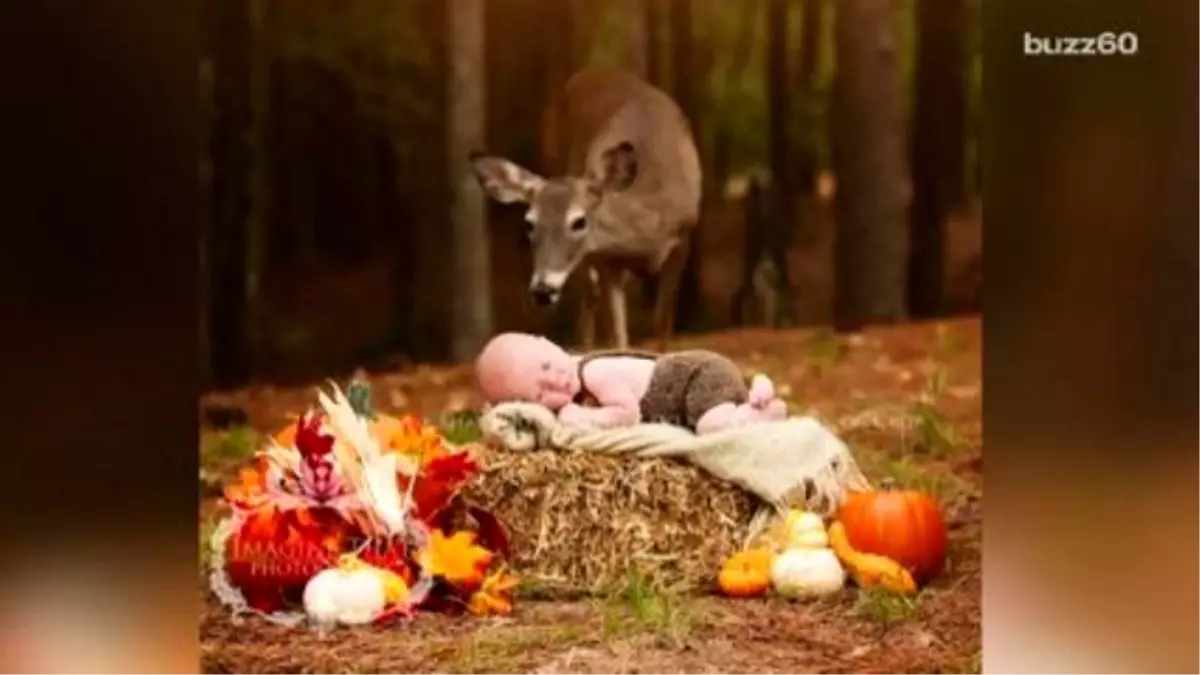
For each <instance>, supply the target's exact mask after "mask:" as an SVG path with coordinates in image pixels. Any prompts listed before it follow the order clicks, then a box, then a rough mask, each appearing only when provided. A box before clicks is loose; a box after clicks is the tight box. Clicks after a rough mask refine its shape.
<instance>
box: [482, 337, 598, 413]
mask: <svg viewBox="0 0 1200 675" xmlns="http://www.w3.org/2000/svg"><path fill="white" fill-rule="evenodd" d="M475 377H476V380H477V382H478V384H479V390H480V392H481V393H482V394H483V397H484V399H485V400H486V401H487V402H488V403H499V402H503V401H528V402H531V403H540V404H542V405H544V406H546V407H547V408H550V409H551V410H558V409H560V408H562V407H563V406H565V405H566V404H568V403H570V402H571V400H572V399H574V398H575V394H577V393H578V392H579V386H580V385H579V373H578V367H577V365H576V362H575V359H573V358H572V357H571V355H570V354H568V353H567V352H565V351H563V349H562V347H559V346H558V345H556V344H554V343H553V342H551V341H550V340H547V339H546V338H544V337H541V336H539V335H530V334H528V333H501V334H500V335H497V336H496V337H494V338H492V339H491V340H490V341H489V342H488V343H487V344H486V345H484V347H483V350H482V351H480V353H479V357H478V358H477V359H476V360H475Z"/></svg>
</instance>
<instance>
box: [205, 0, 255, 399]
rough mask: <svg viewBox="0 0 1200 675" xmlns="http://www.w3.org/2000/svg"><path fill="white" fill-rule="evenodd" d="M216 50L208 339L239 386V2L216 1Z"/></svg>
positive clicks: (220, 371)
mask: <svg viewBox="0 0 1200 675" xmlns="http://www.w3.org/2000/svg"><path fill="white" fill-rule="evenodd" d="M212 11H213V13H214V16H213V21H214V23H215V25H216V28H215V30H214V31H213V39H214V43H215V47H214V54H213V85H214V88H213V114H214V118H215V119H214V120H213V130H212V133H213V139H212V155H213V157H212V161H213V164H214V166H216V167H220V170H218V171H214V172H213V174H212V181H213V186H212V192H213V202H212V209H213V211H212V222H211V230H210V237H209V238H208V244H209V245H208V247H207V250H206V253H207V254H208V255H207V258H208V262H209V271H210V275H211V276H210V277H209V279H207V280H206V283H207V284H209V287H210V290H211V294H210V296H209V299H208V300H209V305H208V310H209V315H208V326H209V339H210V345H211V352H212V364H213V375H214V382H215V384H216V385H218V386H232V385H235V384H240V383H241V382H242V381H243V380H244V379H245V377H246V376H247V361H246V354H245V340H244V339H243V338H244V330H243V326H244V325H245V299H246V297H245V288H244V262H243V261H244V259H245V253H244V250H245V244H246V237H245V229H244V227H245V214H246V208H247V206H246V203H247V194H246V188H247V185H248V183H249V180H248V178H247V173H248V171H249V168H248V160H247V152H246V136H247V134H246V129H247V126H248V120H249V110H248V108H249V103H248V100H249V95H248V91H247V90H248V77H247V58H248V56H249V50H248V48H247V45H248V44H249V37H248V35H249V30H248V28H249V26H248V23H249V22H248V20H247V19H248V15H247V12H246V7H245V5H244V4H243V3H241V2H238V1H237V0H217V1H216V2H214V3H213V4H212Z"/></svg>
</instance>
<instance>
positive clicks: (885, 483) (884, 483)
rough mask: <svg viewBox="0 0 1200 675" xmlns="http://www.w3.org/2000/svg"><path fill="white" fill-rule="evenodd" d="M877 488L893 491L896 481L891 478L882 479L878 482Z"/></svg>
mask: <svg viewBox="0 0 1200 675" xmlns="http://www.w3.org/2000/svg"><path fill="white" fill-rule="evenodd" d="M879 487H880V488H881V489H883V490H895V489H896V479H895V478H892V477H891V476H888V477H887V478H884V479H883V480H881V481H879Z"/></svg>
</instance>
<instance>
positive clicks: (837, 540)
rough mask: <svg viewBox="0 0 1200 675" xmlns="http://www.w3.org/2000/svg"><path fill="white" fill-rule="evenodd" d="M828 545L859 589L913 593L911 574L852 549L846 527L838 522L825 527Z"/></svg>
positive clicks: (913, 583)
mask: <svg viewBox="0 0 1200 675" xmlns="http://www.w3.org/2000/svg"><path fill="white" fill-rule="evenodd" d="M829 545H830V547H831V548H832V549H833V552H834V553H835V554H837V557H838V559H839V560H841V561H842V563H843V564H845V565H846V568H847V569H848V570H849V571H850V576H851V577H853V578H854V581H855V583H857V584H858V585H859V586H860V587H862V588H871V587H874V586H879V587H881V588H884V589H886V590H888V591H891V592H892V593H896V594H897V595H912V594H914V593H916V592H917V584H916V582H915V581H914V580H913V577H912V574H910V573H909V571H908V570H906V569H904V567H903V566H902V565H901V564H900V563H898V562H896V561H895V560H892V559H891V558H886V557H884V556H881V555H875V554H873V553H862V552H859V551H856V550H854V548H853V547H852V546H850V540H849V539H847V538H846V527H845V526H844V525H842V524H841V523H840V522H836V521H835V522H834V523H833V524H832V525H830V526H829Z"/></svg>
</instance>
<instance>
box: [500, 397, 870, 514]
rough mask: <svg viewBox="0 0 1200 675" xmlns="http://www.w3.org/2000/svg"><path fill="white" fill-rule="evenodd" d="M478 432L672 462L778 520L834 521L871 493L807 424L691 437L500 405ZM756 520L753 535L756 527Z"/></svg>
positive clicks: (504, 441)
mask: <svg viewBox="0 0 1200 675" xmlns="http://www.w3.org/2000/svg"><path fill="white" fill-rule="evenodd" d="M480 427H481V429H482V431H483V435H484V440H485V442H487V443H489V444H490V445H493V446H497V447H501V448H505V449H508V450H514V451H528V450H535V449H555V450H564V451H576V452H597V453H607V454H626V455H631V456H636V457H678V458H680V459H683V460H685V461H688V462H691V463H693V464H695V465H696V466H699V467H701V468H702V469H704V470H706V471H708V472H709V473H711V474H712V475H714V476H716V477H717V478H720V479H722V480H725V481H728V482H730V483H732V484H735V485H737V486H739V487H741V488H742V489H744V490H747V491H749V492H751V493H753V494H755V495H757V496H758V497H760V498H761V499H762V500H763V501H764V502H765V503H766V504H767V505H769V506H771V507H773V508H772V509H770V510H771V511H775V512H776V513H779V512H782V511H784V510H786V509H787V508H790V507H796V506H802V507H803V508H807V509H809V510H812V511H815V512H817V513H821V514H823V515H827V516H828V515H832V514H833V512H834V511H836V509H837V508H838V506H840V505H841V503H842V502H843V501H844V500H845V498H846V496H847V494H848V493H849V492H851V491H859V490H868V489H870V487H871V485H870V483H869V482H868V481H867V478H866V476H864V475H863V473H862V471H861V470H860V469H859V467H858V463H857V462H856V461H855V459H854V457H853V455H851V454H850V449H849V448H848V447H847V446H846V444H845V443H844V442H842V440H841V439H840V438H838V437H837V435H836V434H834V433H833V432H832V431H831V430H830V429H829V428H827V427H826V426H824V425H823V424H821V423H820V422H819V421H818V420H816V419H814V418H811V417H791V418H788V419H785V420H779V421H774V422H759V423H756V424H752V425H748V426H744V427H739V428H734V429H727V430H724V431H720V432H716V433H710V434H700V435H697V434H694V433H692V432H691V431H689V430H687V429H684V428H682V427H677V426H674V425H670V424H652V423H642V424H638V425H635V426H631V427H621V428H615V429H585V428H579V427H573V426H568V425H563V424H559V423H558V420H557V419H556V417H555V416H554V413H553V412H551V411H550V410H548V409H547V408H545V407H543V406H540V405H537V404H533V403H501V404H497V405H495V406H492V407H491V408H489V409H487V410H485V411H484V413H483V416H482V418H481V420H480ZM771 515H772V514H770V513H763V512H760V514H759V516H760V518H767V517H770V516H771ZM760 518H756V519H755V520H756V524H755V525H754V526H752V530H757V529H759V527H761V526H762V524H763V523H762V522H761V520H760Z"/></svg>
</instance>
